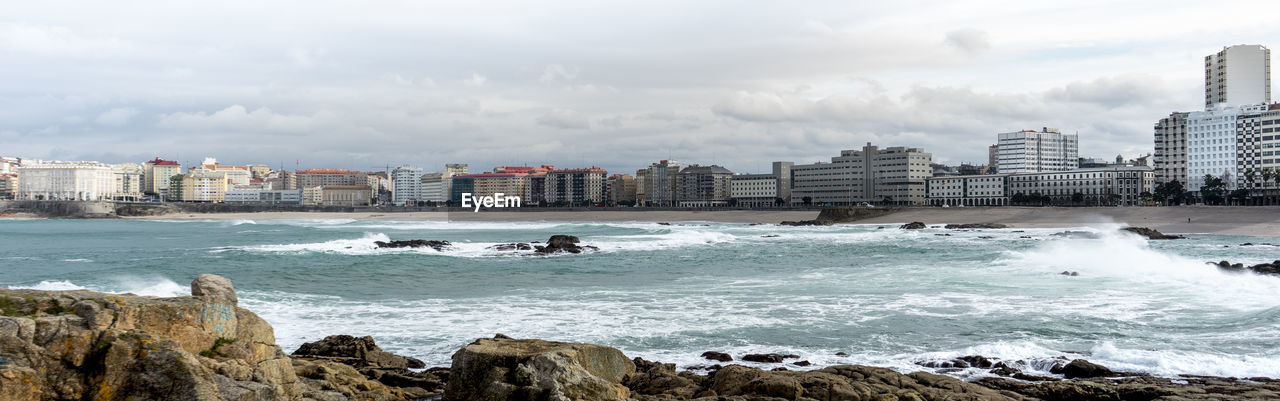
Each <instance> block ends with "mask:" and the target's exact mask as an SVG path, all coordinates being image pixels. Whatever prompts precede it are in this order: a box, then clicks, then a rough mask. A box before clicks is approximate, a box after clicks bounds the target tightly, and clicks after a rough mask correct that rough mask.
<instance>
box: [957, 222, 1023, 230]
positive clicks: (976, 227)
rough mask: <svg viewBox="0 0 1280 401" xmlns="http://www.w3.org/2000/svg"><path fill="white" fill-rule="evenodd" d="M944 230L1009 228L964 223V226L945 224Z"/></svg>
mask: <svg viewBox="0 0 1280 401" xmlns="http://www.w3.org/2000/svg"><path fill="white" fill-rule="evenodd" d="M946 228H948V229H952V230H958V229H989V228H1009V226H1007V225H1004V224H1000V223H965V224H947V225H946Z"/></svg>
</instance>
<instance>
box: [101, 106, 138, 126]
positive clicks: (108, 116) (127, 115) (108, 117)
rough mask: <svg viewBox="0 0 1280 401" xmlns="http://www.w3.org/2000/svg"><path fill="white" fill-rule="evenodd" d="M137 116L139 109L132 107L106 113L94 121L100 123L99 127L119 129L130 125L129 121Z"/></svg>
mask: <svg viewBox="0 0 1280 401" xmlns="http://www.w3.org/2000/svg"><path fill="white" fill-rule="evenodd" d="M136 115H138V109H135V108H132V107H121V108H115V109H111V110H107V111H104V112H102V114H99V115H98V118H96V119H94V120H93V121H94V122H96V123H98V125H105V126H109V127H119V126H122V125H125V124H128V123H129V120H132V119H133V117H134V116H136Z"/></svg>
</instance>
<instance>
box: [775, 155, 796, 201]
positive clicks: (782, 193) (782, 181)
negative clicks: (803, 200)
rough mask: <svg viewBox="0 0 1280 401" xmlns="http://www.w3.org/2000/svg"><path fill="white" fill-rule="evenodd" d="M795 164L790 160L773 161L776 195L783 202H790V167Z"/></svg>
mask: <svg viewBox="0 0 1280 401" xmlns="http://www.w3.org/2000/svg"><path fill="white" fill-rule="evenodd" d="M795 165H796V164H795V163H792V162H773V176H774V177H778V187H777V192H778V197H779V198H782V202H784V203H791V175H792V174H791V168H792V167H795Z"/></svg>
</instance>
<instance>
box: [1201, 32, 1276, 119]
mask: <svg viewBox="0 0 1280 401" xmlns="http://www.w3.org/2000/svg"><path fill="white" fill-rule="evenodd" d="M1260 103H1271V50H1270V49H1267V48H1266V47H1264V46H1262V45H1235V46H1227V47H1223V48H1222V51H1220V52H1217V53H1215V54H1210V55H1208V56H1204V108H1205V110H1209V109H1213V108H1214V107H1217V106H1219V105H1225V106H1241V105H1247V104H1260Z"/></svg>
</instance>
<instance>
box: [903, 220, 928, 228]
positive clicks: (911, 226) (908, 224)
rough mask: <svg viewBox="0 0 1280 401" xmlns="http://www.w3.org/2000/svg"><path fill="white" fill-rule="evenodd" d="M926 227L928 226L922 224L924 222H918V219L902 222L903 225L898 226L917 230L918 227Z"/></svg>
mask: <svg viewBox="0 0 1280 401" xmlns="http://www.w3.org/2000/svg"><path fill="white" fill-rule="evenodd" d="M926 227H928V226H926V225H924V223H921V222H918V221H913V222H910V223H907V224H903V225H901V226H899V227H898V228H901V229H903V230H919V229H922V228H926Z"/></svg>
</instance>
